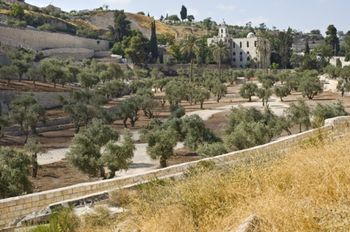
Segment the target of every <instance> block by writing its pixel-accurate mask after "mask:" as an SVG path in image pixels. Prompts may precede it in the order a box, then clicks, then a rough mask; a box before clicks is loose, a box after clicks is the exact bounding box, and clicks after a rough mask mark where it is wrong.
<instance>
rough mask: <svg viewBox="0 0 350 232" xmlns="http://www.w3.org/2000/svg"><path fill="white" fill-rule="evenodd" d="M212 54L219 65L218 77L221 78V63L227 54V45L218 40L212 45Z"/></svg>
mask: <svg viewBox="0 0 350 232" xmlns="http://www.w3.org/2000/svg"><path fill="white" fill-rule="evenodd" d="M213 55H214V57H215V60H216V62H217V64H218V66H219V78H220V79H221V64H222V62H223V61H224V60H225V59H226V58H227V57H228V55H229V53H228V49H227V45H226V43H225V42H224V41H222V40H220V41H219V42H217V43H216V44H215V45H214V47H213Z"/></svg>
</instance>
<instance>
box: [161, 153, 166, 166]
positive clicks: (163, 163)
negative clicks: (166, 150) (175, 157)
mask: <svg viewBox="0 0 350 232" xmlns="http://www.w3.org/2000/svg"><path fill="white" fill-rule="evenodd" d="M166 160H167V159H166V158H164V157H163V156H162V157H160V167H161V168H165V167H166V166H167V164H166Z"/></svg>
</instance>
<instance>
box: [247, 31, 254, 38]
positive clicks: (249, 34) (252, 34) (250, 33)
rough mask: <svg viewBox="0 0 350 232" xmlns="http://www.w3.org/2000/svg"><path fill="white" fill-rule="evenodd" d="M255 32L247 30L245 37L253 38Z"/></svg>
mask: <svg viewBox="0 0 350 232" xmlns="http://www.w3.org/2000/svg"><path fill="white" fill-rule="evenodd" d="M255 37H256V36H255V34H254V33H253V32H249V33H248V35H247V38H248V39H250V38H255Z"/></svg>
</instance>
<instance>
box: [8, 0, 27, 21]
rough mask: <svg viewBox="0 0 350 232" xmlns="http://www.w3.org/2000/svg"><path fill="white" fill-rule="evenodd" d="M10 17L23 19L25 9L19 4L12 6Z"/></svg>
mask: <svg viewBox="0 0 350 232" xmlns="http://www.w3.org/2000/svg"><path fill="white" fill-rule="evenodd" d="M10 15H11V16H12V17H15V18H18V19H23V17H24V15H25V14H24V9H23V7H22V6H21V5H20V4H18V3H14V4H12V5H11V11H10Z"/></svg>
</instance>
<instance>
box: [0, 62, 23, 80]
mask: <svg viewBox="0 0 350 232" xmlns="http://www.w3.org/2000/svg"><path fill="white" fill-rule="evenodd" d="M18 75H19V70H18V68H17V66H15V65H7V66H6V65H5V66H2V67H1V68H0V79H2V80H7V85H10V81H11V80H12V79H15V78H17V77H18Z"/></svg>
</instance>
